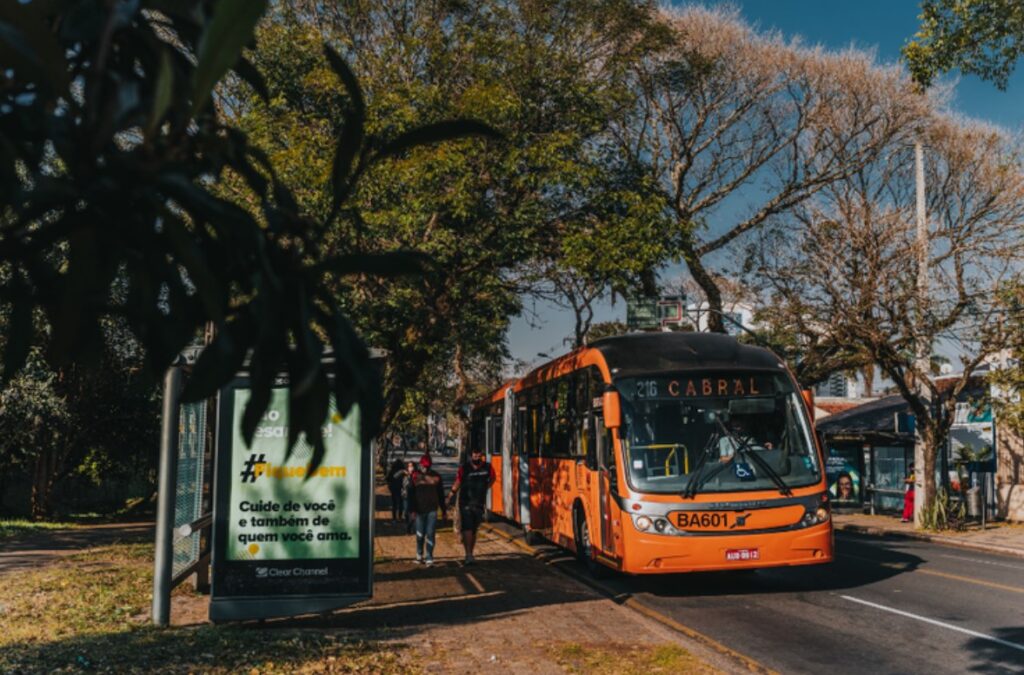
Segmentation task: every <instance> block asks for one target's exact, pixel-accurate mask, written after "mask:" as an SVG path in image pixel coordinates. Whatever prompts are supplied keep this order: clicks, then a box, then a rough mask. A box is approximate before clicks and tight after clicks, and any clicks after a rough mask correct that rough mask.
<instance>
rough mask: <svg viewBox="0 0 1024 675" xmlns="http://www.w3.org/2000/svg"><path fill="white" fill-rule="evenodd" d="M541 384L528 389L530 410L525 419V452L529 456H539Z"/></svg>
mask: <svg viewBox="0 0 1024 675" xmlns="http://www.w3.org/2000/svg"><path fill="white" fill-rule="evenodd" d="M543 391H544V390H543V388H542V385H538V386H536V387H534V388H532V389H531V390H530V411H529V419H528V420H527V426H528V429H527V434H526V440H527V454H528V455H529V456H530V457H540V437H541V422H542V421H543V420H542V419H541V403H542V400H541V399H542V398H543V396H542V394H543Z"/></svg>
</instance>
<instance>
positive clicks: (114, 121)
mask: <svg viewBox="0 0 1024 675" xmlns="http://www.w3.org/2000/svg"><path fill="white" fill-rule="evenodd" d="M265 5H266V3H265V2H263V1H259V2H257V1H255V0H254V1H252V2H250V1H249V0H244V1H242V0H214V1H207V0H179V1H177V2H173V3H172V2H166V1H165V0H139V1H137V2H122V3H105V2H92V1H82V2H76V3H70V2H49V1H44V0H33V1H31V2H22V3H11V2H8V3H4V4H3V5H2V7H0V49H2V53H3V56H4V57H5V58H4V63H5V64H8V63H9V64H11V65H10V68H9V70H8V71H7V72H6V73H5V78H4V80H3V82H2V83H0V204H3V205H4V206H3V210H2V212H0V265H2V266H3V269H4V270H5V273H4V277H3V285H2V287H0V298H2V300H3V301H4V302H6V303H7V304H8V306H9V310H10V319H9V322H8V326H7V327H8V340H7V344H6V347H5V350H4V362H5V372H6V373H7V374H8V376H10V375H11V374H12V373H14V372H16V371H18V370H19V369H20V368H21V367H22V365H23V364H24V363H25V361H26V359H27V357H28V355H29V353H30V347H31V346H32V345H33V344H36V345H40V344H45V347H46V355H47V360H48V361H49V363H50V364H51V366H52V367H53V368H55V369H61V368H66V367H69V366H70V365H72V364H83V365H89V366H93V367H95V366H97V365H98V364H99V362H100V359H101V356H102V353H103V349H104V335H103V331H102V328H101V322H102V320H104V318H109V317H120V318H123V319H124V320H125V321H126V322H127V325H128V326H129V327H130V328H131V330H132V332H133V333H134V335H135V336H136V337H137V339H138V340H139V341H140V343H141V344H142V345H143V347H144V349H145V357H146V364H147V366H148V373H149V374H150V375H151V376H152V375H158V374H161V373H162V372H163V371H164V370H165V369H166V367H167V366H168V365H169V364H170V363H171V361H172V360H173V359H175V358H176V357H177V355H178V354H179V353H180V351H181V349H182V348H183V347H184V346H186V345H187V344H188V343H189V342H190V341H191V340H193V338H194V337H195V336H196V334H197V331H198V330H199V329H200V328H201V327H202V326H204V324H206V323H207V322H210V321H212V322H214V323H215V324H216V325H217V328H218V331H217V337H216V339H215V341H214V343H213V344H212V345H211V346H210V348H209V349H207V350H206V352H205V353H204V355H203V356H202V357H201V358H200V359H199V362H198V363H197V364H196V367H195V370H194V374H193V377H192V378H190V381H189V383H188V387H187V389H186V391H185V394H184V397H185V398H186V400H198V399H202V398H204V397H207V396H209V395H211V394H212V393H213V392H215V391H216V390H217V389H218V387H219V386H221V385H222V384H223V383H225V382H226V381H227V380H228V379H229V378H230V377H232V376H233V375H234V374H235V373H236V372H237V370H238V369H239V367H240V366H241V365H242V363H243V361H244V360H245V359H246V358H247V355H248V357H249V360H250V363H251V377H252V382H253V396H252V398H251V400H250V403H249V404H248V406H247V408H246V411H245V415H244V419H243V433H244V436H245V438H246V440H251V438H252V435H253V433H254V430H255V427H256V423H257V421H258V420H259V418H260V417H261V416H262V414H263V412H264V411H265V409H266V406H267V403H268V401H269V397H270V388H271V386H272V385H273V382H274V378H275V377H276V375H277V373H278V372H280V371H281V370H282V369H283V370H286V371H287V372H288V374H289V381H290V389H291V391H290V419H291V420H292V422H293V424H292V425H291V428H292V429H293V434H292V438H291V439H290V440H291V441H293V442H294V440H295V437H296V436H297V435H298V433H299V432H302V433H305V435H306V436H307V438H310V439H311V440H312V441H313V442H314V444H315V448H316V453H315V454H314V458H313V462H314V463H318V462H319V460H320V457H321V456H322V452H323V445H322V439H321V435H320V428H321V426H322V423H323V421H324V419H325V417H326V412H327V407H328V398H329V396H330V395H331V394H332V393H333V395H334V396H335V397H336V399H337V402H338V406H339V408H340V409H341V410H342V411H343V412H345V411H347V410H348V409H349V407H350V406H352V405H353V404H356V403H358V404H359V405H360V407H361V409H362V412H363V415H364V419H365V420H366V422H367V423H366V425H365V428H364V433H366V434H367V436H371V435H373V434H374V433H375V432H376V426H375V423H376V421H377V420H378V417H379V413H380V408H381V405H380V394H379V383H378V381H377V379H376V377H375V376H374V374H373V372H372V370H371V367H370V362H369V354H368V351H367V349H366V347H365V346H364V345H363V342H362V340H361V339H360V338H359V336H358V334H357V333H356V331H355V329H354V328H353V326H352V325H351V324H350V322H349V321H348V319H347V318H346V317H345V315H344V313H343V312H342V310H341V308H340V307H339V306H338V304H337V299H336V296H335V294H334V293H333V292H332V288H334V287H335V286H336V285H337V284H338V283H340V279H341V278H342V277H344V276H348V275H353V274H362V273H370V274H373V273H377V272H380V271H381V269H382V268H385V267H386V268H387V270H388V271H389V272H390V273H392V274H398V273H413V274H419V273H422V271H423V270H424V262H423V259H422V257H419V256H408V255H406V256H399V257H394V256H388V255H376V256H374V255H368V254H367V253H366V252H365V251H363V250H358V249H353V250H351V251H347V253H349V255H344V256H338V255H336V254H337V249H338V246H337V243H338V242H339V241H341V240H342V238H344V237H347V236H350V235H351V234H352V232H353V231H354V227H355V226H354V223H358V221H359V217H358V213H357V212H356V211H355V210H354V209H352V208H351V205H349V204H348V196H349V195H350V194H351V191H352V189H353V187H354V185H355V183H356V181H357V179H358V177H359V176H360V175H361V174H362V173H363V172H364V171H365V170H366V168H367V167H369V166H370V165H371V164H372V163H374V162H375V161H376V160H377V159H378V158H379V157H381V156H387V155H388V154H389V153H391V154H393V153H394V152H395V150H394V148H393V147H392V148H390V149H389V148H388V146H387V145H386V143H384V142H383V141H381V140H380V139H378V138H376V137H374V136H373V135H371V134H367V133H365V132H364V128H363V127H364V118H365V110H364V107H363V104H362V95H361V92H360V90H359V85H358V83H357V82H356V80H355V77H354V76H353V75H352V73H351V72H350V71H349V69H348V67H347V66H346V64H345V62H344V60H342V59H341V58H340V57H338V56H337V55H336V54H333V52H332V51H331V49H330V48H329V47H320V45H317V53H318V54H319V53H321V52H322V50H324V49H326V51H327V53H328V55H329V56H330V64H329V68H326V69H322V70H321V72H322V74H323V77H324V78H325V79H326V78H328V77H329V78H330V79H332V80H334V81H335V82H337V83H338V84H337V85H336V87H335V93H336V101H335V102H336V104H337V106H336V109H337V111H338V115H337V116H336V117H335V118H333V121H334V122H335V124H334V126H332V127H331V128H330V129H329V130H328V132H327V133H326V134H324V135H322V136H321V138H320V141H321V142H322V143H323V149H322V150H321V152H320V154H321V155H324V154H326V155H328V156H329V157H331V158H333V164H334V167H335V171H334V179H333V181H332V183H331V186H330V187H329V188H327V189H326V190H325V192H326V194H327V201H328V203H330V204H331V205H332V208H331V209H330V210H327V211H325V210H320V211H318V212H314V213H315V214H316V216H315V217H311V216H310V215H309V214H308V212H306V211H304V210H303V209H302V208H300V205H299V204H300V200H299V199H298V198H297V197H296V195H295V194H294V193H293V191H292V190H291V189H290V187H289V186H290V185H292V184H293V183H290V182H289V181H288V180H287V177H285V178H286V179H285V180H282V179H281V178H280V177H279V176H278V174H277V172H276V171H275V169H274V164H273V163H272V162H271V161H270V159H269V158H268V156H267V153H266V152H264V151H263V150H261V149H260V148H259V147H258V146H257V145H255V144H253V143H251V142H250V141H249V139H248V138H247V136H246V134H245V133H243V132H241V131H240V130H239V129H238V128H236V127H233V126H231V125H230V124H226V123H224V121H223V117H222V116H221V115H220V114H219V110H218V108H224V107H228V106H230V105H231V103H232V102H231V101H230V100H226V99H222V98H218V97H217V96H216V95H214V96H212V97H211V90H212V89H213V88H214V86H215V85H216V83H217V82H218V81H219V80H221V78H222V76H223V75H224V74H225V73H226V72H227V71H228V70H229V69H231V70H233V72H234V74H235V75H236V76H237V77H238V78H240V79H241V80H242V81H245V82H246V83H247V85H246V86H249V87H251V88H252V91H254V92H256V93H257V95H262V94H266V85H265V83H264V80H263V76H262V75H261V74H260V73H259V72H258V70H257V69H256V68H254V67H253V66H252V64H250V63H249V62H248V61H247V60H245V59H244V58H243V57H242V56H241V51H242V49H243V46H244V45H245V44H247V43H249V42H250V41H251V38H252V29H253V27H254V26H255V24H256V22H257V20H258V19H259V17H260V15H261V14H262V9H263V7H264V6H265ZM5 67H6V65H5ZM413 116H415V115H413ZM377 126H378V127H383V126H385V125H383V124H379V123H378V125H377ZM407 126H411V125H407ZM461 131H465V132H468V133H481V132H484V131H487V130H485V129H482V128H481V127H480V126H479V125H475V124H465V125H460V124H458V123H448V124H447V125H446V126H445V127H443V128H441V129H438V128H436V127H435V128H433V129H427V130H424V131H421V132H420V133H419V134H418V135H417V136H415V137H414V138H412V139H408V141H409V142H407V143H406V147H408V146H412V145H415V144H416V143H426V142H430V141H434V140H445V139H450V138H453V137H456V136H458V135H459V133H460V132H461ZM488 133H491V132H488ZM492 135H493V133H492ZM412 151H416V150H415V149H414V150H412ZM229 175H230V176H234V177H237V178H238V180H239V181H240V182H241V183H243V184H244V185H245V187H246V191H247V192H246V196H247V201H246V202H245V203H244V206H245V208H243V207H242V206H240V205H239V204H237V203H235V202H233V201H231V200H228V199H225V198H224V197H223V196H221V195H220V194H219V193H218V187H217V186H218V184H219V182H220V181H222V180H224V178H225V177H226V176H229ZM329 239H330V240H332V241H333V244H332V245H328V244H327V242H328V240H329ZM394 244H395V242H388V244H387V245H386V246H381V247H380V250H379V251H377V252H376V253H378V254H381V253H384V251H385V250H387V251H390V250H393V249H394V248H396V246H395V245H394ZM34 308H39V309H41V310H42V311H43V313H44V314H45V318H46V330H45V331H44V333H43V334H44V335H45V339H42V338H40V335H43V334H37V333H35V332H34V331H33V330H32V320H31V317H32V314H33V311H34ZM325 343H326V345H329V347H330V348H331V349H332V350H333V353H334V365H333V366H331V367H326V366H324V365H322V359H321V357H322V355H323V352H324V350H325ZM332 378H333V382H332Z"/></svg>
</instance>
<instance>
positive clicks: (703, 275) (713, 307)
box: [683, 246, 725, 333]
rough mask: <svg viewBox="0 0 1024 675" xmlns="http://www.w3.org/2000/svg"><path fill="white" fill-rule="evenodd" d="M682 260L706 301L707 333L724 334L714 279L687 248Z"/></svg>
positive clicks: (716, 285) (719, 296)
mask: <svg viewBox="0 0 1024 675" xmlns="http://www.w3.org/2000/svg"><path fill="white" fill-rule="evenodd" d="M683 260H684V261H685V262H686V267H687V269H689V270H690V275H691V276H692V277H693V280H694V281H695V282H697V285H698V286H700V290H701V291H703V292H704V297H705V298H707V301H708V331H710V332H712V333H724V332H725V323H724V322H723V321H722V307H723V305H722V291H721V290H719V288H718V284H717V283H715V278H714V277H713V276H711V273H710V272H708V270H707V268H705V267H704V264H703V263H702V262H701V260H700V257H699V256H698V255H697V254H696V253H695V252H694V251H693V250H691V249H690V248H689V247H688V246H686V247H684V251H683Z"/></svg>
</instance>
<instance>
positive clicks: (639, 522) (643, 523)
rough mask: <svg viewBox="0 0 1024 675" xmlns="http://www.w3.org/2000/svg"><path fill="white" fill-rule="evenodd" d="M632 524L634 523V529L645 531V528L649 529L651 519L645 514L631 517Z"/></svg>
mask: <svg viewBox="0 0 1024 675" xmlns="http://www.w3.org/2000/svg"><path fill="white" fill-rule="evenodd" d="M633 524H634V525H636V529H638V530H640V531H641V532H646V531H647V530H649V529H651V525H652V523H651V519H650V518H648V517H647V516H635V517H634V518H633Z"/></svg>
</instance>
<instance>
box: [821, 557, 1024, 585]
mask: <svg viewBox="0 0 1024 675" xmlns="http://www.w3.org/2000/svg"><path fill="white" fill-rule="evenodd" d="M838 555H839V557H842V558H855V559H856V560H863V561H865V562H870V563H874V564H875V565H878V566H879V567H886V568H888V569H892V570H899V571H902V572H920V573H921V574H930V575H931V576H933V577H943V578H945V579H953V580H955V581H963V582H964V583H968V584H975V585H977V586H988V587H989V588H997V589H999V590H1001V591H1010V592H1012V593H1024V587H1021V586H1011V585H1009V584H1000V583H996V582H995V581H985V580H983V579H975V578H973V577H964V576H960V575H959V574H950V573H949V572H939V571H938V570H929V569H924V568H922V567H918V568H916V569H910V566H909V564H908V563H893V562H885V561H882V560H875V559H874V558H865V557H864V556H860V555H853V554H852V553H839V554H838Z"/></svg>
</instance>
